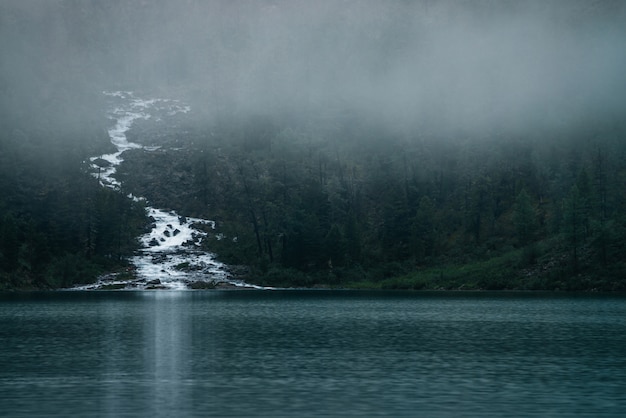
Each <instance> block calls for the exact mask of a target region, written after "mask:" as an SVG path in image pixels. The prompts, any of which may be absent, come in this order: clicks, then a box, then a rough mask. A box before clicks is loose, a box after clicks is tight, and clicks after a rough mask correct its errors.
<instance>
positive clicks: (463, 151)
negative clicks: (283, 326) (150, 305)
mask: <svg viewBox="0 0 626 418" xmlns="http://www.w3.org/2000/svg"><path fill="white" fill-rule="evenodd" d="M314 3H315V4H314ZM625 20H626V5H624V4H623V3H622V2H620V1H610V0H606V1H591V0H589V1H583V0H580V1H578V0H576V1H575V0H571V1H567V2H564V1H557V0H554V1H544V2H533V1H529V2H516V1H497V2H493V1H488V0H477V1H475V2H464V3H462V4H461V3H460V2H455V1H426V0H424V1H417V2H402V1H398V2H378V1H373V0H372V1H356V0H355V1H346V2H343V3H341V4H340V5H338V2H332V1H322V2H304V1H302V2H301V1H282V0H276V1H270V0H268V1H236V2H227V1H211V2H208V1H195V0H189V1H186V2H169V1H165V0H160V1H154V2H141V1H120V2H118V1H111V2H108V1H107V2H99V1H71V0H52V1H19V2H18V1H7V2H2V3H1V4H0V56H1V57H2V60H1V62H0V94H1V96H0V97H1V99H0V290H3V289H29V288H45V289H48V288H60V287H68V286H71V285H73V284H76V283H84V282H88V281H93V280H95V278H96V277H97V276H98V275H101V274H104V273H107V272H112V271H114V272H120V271H122V272H124V273H123V274H132V270H130V269H129V268H128V267H129V266H128V261H127V260H128V258H129V257H130V256H131V255H132V254H133V252H134V251H135V250H136V249H137V248H138V243H137V237H138V236H139V235H140V234H141V233H142V232H143V231H144V230H145V228H146V225H147V224H148V223H149V221H148V220H147V219H146V215H145V212H144V206H143V203H141V202H134V201H132V200H131V199H128V198H127V197H126V195H127V194H128V193H133V194H135V195H139V196H145V197H147V198H148V200H149V201H150V202H153V203H155V204H158V205H160V207H164V208H169V209H175V210H176V211H177V212H179V213H181V214H184V215H185V216H193V217H203V218H206V219H213V220H215V221H216V225H217V229H216V233H215V234H212V235H210V238H209V239H207V240H205V241H204V246H205V247H206V249H207V250H209V251H211V252H214V253H216V254H217V256H218V258H219V259H220V260H221V261H223V262H225V263H227V264H228V265H230V266H232V268H233V272H234V274H237V275H240V276H242V277H245V279H246V281H248V282H250V283H258V284H266V285H272V286H286V287H314V286H336V287H354V288H385V289H494V290H495V289H498V290H499V289H523V290H556V289H559V290H598V291H615V290H626V73H625V72H624V71H623V69H624V68H626V42H623V41H624V40H625V38H626V28H625V27H624V25H623V22H624V21H625ZM181 22H185V24H184V25H182V24H181ZM116 89H117V90H133V91H139V92H142V93H145V94H146V95H147V96H150V95H153V96H155V97H158V96H166V97H168V98H175V99H180V100H181V101H183V102H185V103H188V104H189V105H190V106H191V109H192V112H190V113H189V114H187V115H184V116H180V120H179V121H178V123H177V126H176V127H175V128H174V127H172V128H171V129H167V128H164V127H163V126H161V125H155V124H154V123H152V121H150V120H140V121H138V122H136V124H135V125H133V128H132V129H131V131H130V132H129V134H128V135H129V137H131V139H132V140H133V141H135V142H137V143H140V144H145V145H170V146H171V149H172V150H171V151H167V152H165V151H164V152H157V153H150V154H148V153H145V152H143V151H142V150H139V149H138V150H130V151H127V152H126V153H125V154H124V160H125V162H124V163H123V164H122V165H121V166H120V168H119V170H118V174H117V175H118V177H119V178H120V179H121V180H122V181H123V184H124V189H123V191H122V193H120V192H117V191H113V190H111V189H107V188H103V187H100V186H99V185H98V180H97V179H96V178H94V177H93V176H91V175H90V174H89V172H88V170H87V168H86V164H85V160H86V159H88V158H89V157H90V156H94V155H98V154H102V153H104V152H110V151H109V150H110V148H111V147H112V146H111V144H110V143H109V138H108V135H107V129H108V127H109V125H108V124H109V123H110V121H109V120H107V117H106V115H107V109H106V104H105V102H104V99H103V97H102V91H103V90H116Z"/></svg>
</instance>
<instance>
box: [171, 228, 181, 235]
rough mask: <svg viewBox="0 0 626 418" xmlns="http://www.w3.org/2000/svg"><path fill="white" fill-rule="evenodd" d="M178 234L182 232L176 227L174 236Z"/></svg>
mask: <svg viewBox="0 0 626 418" xmlns="http://www.w3.org/2000/svg"><path fill="white" fill-rule="evenodd" d="M178 234H180V229H178V228H176V229H175V230H174V235H173V236H176V235H178Z"/></svg>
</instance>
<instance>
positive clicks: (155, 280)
mask: <svg viewBox="0 0 626 418" xmlns="http://www.w3.org/2000/svg"><path fill="white" fill-rule="evenodd" d="M159 284H161V280H159V279H154V280H150V281H149V282H146V285H148V286H156V285H159Z"/></svg>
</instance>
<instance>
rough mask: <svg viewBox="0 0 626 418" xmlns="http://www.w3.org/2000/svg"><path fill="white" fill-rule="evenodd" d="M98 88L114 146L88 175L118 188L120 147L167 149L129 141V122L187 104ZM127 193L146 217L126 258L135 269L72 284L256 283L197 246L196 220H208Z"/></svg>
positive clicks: (158, 118)
mask: <svg viewBox="0 0 626 418" xmlns="http://www.w3.org/2000/svg"><path fill="white" fill-rule="evenodd" d="M104 94H105V95H106V96H108V98H109V99H110V101H111V110H110V112H109V118H110V119H111V120H112V122H113V126H112V127H111V128H110V129H109V131H108V133H109V137H110V139H111V143H112V144H113V145H114V146H115V148H116V149H117V151H116V152H113V153H111V154H103V155H99V156H95V157H91V158H90V161H89V166H90V170H91V171H92V175H93V176H94V177H96V178H97V179H98V181H99V182H100V185H101V186H102V187H108V188H111V189H114V190H117V191H119V192H121V191H122V184H121V182H120V181H119V180H118V179H116V177H115V173H116V171H117V167H118V166H119V165H120V164H121V163H122V162H123V161H124V159H123V154H124V152H125V151H128V150H131V149H141V150H143V152H156V151H157V150H158V151H160V152H163V151H164V150H165V151H167V150H166V149H164V148H162V147H161V146H144V145H141V144H138V143H134V142H130V141H129V140H128V138H127V136H126V133H127V132H128V130H129V129H131V127H132V126H133V123H134V122H135V121H137V120H141V119H143V120H150V121H151V122H153V123H166V120H164V119H163V118H171V117H175V116H176V115H178V114H184V113H187V112H190V111H191V108H190V107H189V106H187V105H185V104H182V103H181V102H179V101H177V100H168V99H142V98H139V97H137V96H136V95H135V94H134V93H132V92H126V91H116V92H104ZM128 197H129V198H130V199H134V200H136V201H146V204H147V205H146V211H147V215H148V217H149V219H150V222H151V229H150V231H149V232H147V233H145V234H144V235H142V236H141V237H139V241H140V243H141V249H140V250H139V251H138V252H137V254H136V255H135V256H133V257H132V258H131V260H130V261H131V263H132V265H133V266H134V267H135V269H136V274H135V276H136V277H134V278H133V279H124V280H123V279H120V278H119V276H117V275H105V276H102V277H101V278H99V279H98V281H97V282H96V283H93V284H89V285H82V286H78V287H75V288H74V289H76V290H104V289H134V290H143V289H175V290H181V289H189V288H211V287H213V286H214V285H217V284H226V285H229V286H236V287H248V288H262V287H260V286H255V285H251V284H248V283H245V282H244V281H241V280H235V279H232V278H231V277H230V275H229V272H228V268H227V266H226V265H225V264H223V263H221V262H219V261H217V260H216V259H215V255H214V254H212V253H210V252H206V251H204V250H203V249H202V248H201V243H202V240H203V239H204V238H205V237H206V236H207V234H208V233H207V232H206V231H204V230H201V229H198V228H197V226H199V225H209V227H210V229H212V230H215V222H214V221H211V220H207V219H199V218H191V217H187V216H182V215H180V214H178V213H176V212H174V211H168V210H163V209H159V208H155V207H152V206H150V205H149V202H148V201H147V200H146V198H145V197H139V196H134V195H132V194H129V195H128ZM205 229H206V228H205Z"/></svg>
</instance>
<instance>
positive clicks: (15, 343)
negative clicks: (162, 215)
mask: <svg viewBox="0 0 626 418" xmlns="http://www.w3.org/2000/svg"><path fill="white" fill-rule="evenodd" d="M0 341H1V345H0V416H7V417H9V416H10V417H38V416H47V417H68V416H80V417H108V416H110V417H144V416H145V417H174V416H176V417H185V416H189V417H206V416H274V417H275V416H394V417H397V416H426V417H433V416H436V417H448V416H449V417H458V416H470V417H471V416H474V417H486V416H494V417H515V416H541V417H550V416H553V417H567V416H594V417H595V416H606V417H610V416H615V417H617V416H624V414H625V413H626V296H624V295H590V294H587V295H573V294H558V293H557V294H555V293H517V292H515V293H491V292H405V293H400V292H365V291H324V290H320V291H314V290H293V291H143V292H142V291H137V292H132V291H123V292H78V291H73V292H72V291H67V292H49V293H19V294H4V295H0Z"/></svg>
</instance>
